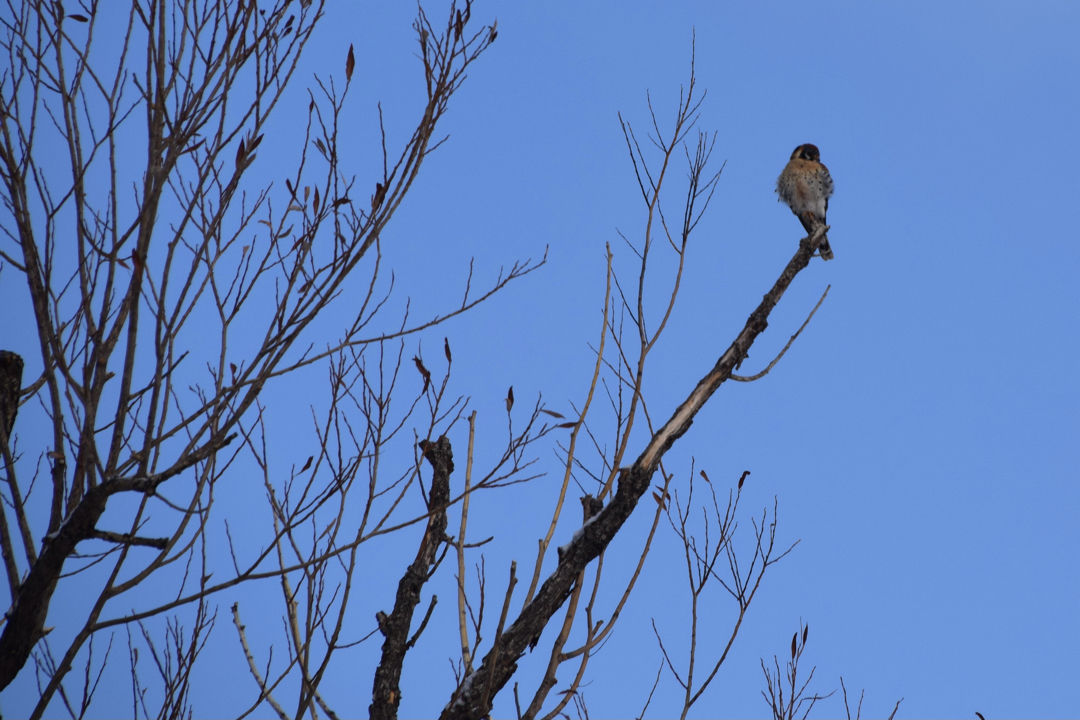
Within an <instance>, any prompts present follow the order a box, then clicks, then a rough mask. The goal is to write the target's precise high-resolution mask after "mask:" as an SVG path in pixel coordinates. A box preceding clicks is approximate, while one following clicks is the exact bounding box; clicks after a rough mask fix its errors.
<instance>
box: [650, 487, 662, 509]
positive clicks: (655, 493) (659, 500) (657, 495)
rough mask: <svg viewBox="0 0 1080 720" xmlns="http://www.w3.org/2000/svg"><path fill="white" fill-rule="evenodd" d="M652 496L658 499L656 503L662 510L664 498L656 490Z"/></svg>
mask: <svg viewBox="0 0 1080 720" xmlns="http://www.w3.org/2000/svg"><path fill="white" fill-rule="evenodd" d="M652 497H653V500H655V501H656V504H657V505H659V506H660V509H661V510H662V509H663V508H664V500H663V499H662V498H661V497H660V493H658V492H655V491H654V492H653V494H652Z"/></svg>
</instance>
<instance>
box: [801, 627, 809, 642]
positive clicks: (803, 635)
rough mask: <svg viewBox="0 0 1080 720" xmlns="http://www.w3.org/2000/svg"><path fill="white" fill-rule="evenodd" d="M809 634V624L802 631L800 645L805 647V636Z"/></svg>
mask: <svg viewBox="0 0 1080 720" xmlns="http://www.w3.org/2000/svg"><path fill="white" fill-rule="evenodd" d="M808 634H810V624H809V623H807V625H806V627H804V628H803V629H802V644H803V645H806V636H807V635H808Z"/></svg>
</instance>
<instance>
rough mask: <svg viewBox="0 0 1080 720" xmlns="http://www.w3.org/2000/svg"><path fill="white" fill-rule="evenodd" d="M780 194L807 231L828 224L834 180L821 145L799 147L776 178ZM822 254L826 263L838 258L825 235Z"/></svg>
mask: <svg viewBox="0 0 1080 720" xmlns="http://www.w3.org/2000/svg"><path fill="white" fill-rule="evenodd" d="M776 192H778V193H779V194H780V199H781V200H783V201H784V202H785V203H787V206H788V207H789V208H791V212H793V213H795V217H797V218H799V222H801V223H802V226H803V227H804V228H805V229H806V232H808V233H810V234H813V232H814V230H815V229H816V226H817V225H819V224H820V225H824V224H825V212H826V211H827V210H828V209H829V196H830V195H832V194H833V181H832V176H831V175H829V168H827V167H825V166H824V165H822V164H821V152H820V151H819V150H818V149H817V145H811V144H810V143H806V144H804V145H800V146H799V147H797V148H795V151H794V152H793V153H791V159H790V160H789V161H788V164H787V165H786V166H785V167H784V171H783V172H782V173H780V177H778V178H777V179H776ZM818 251H819V252H820V254H821V259H822V260H832V259H833V258H834V257H835V255H833V251H832V248H831V247H829V238H828V237H827V236H824V235H823V236H822V238H821V243H820V244H819V245H818Z"/></svg>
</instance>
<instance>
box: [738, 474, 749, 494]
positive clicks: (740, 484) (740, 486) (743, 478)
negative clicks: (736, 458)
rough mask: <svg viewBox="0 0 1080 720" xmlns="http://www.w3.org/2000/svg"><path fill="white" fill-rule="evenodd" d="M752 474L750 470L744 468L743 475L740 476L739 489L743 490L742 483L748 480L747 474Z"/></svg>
mask: <svg viewBox="0 0 1080 720" xmlns="http://www.w3.org/2000/svg"><path fill="white" fill-rule="evenodd" d="M749 474H750V471H749V470H743V474H742V477H741V478H739V489H740V490H742V484H743V482H744V481H745V480H746V476H747V475H749Z"/></svg>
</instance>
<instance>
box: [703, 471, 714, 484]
mask: <svg viewBox="0 0 1080 720" xmlns="http://www.w3.org/2000/svg"><path fill="white" fill-rule="evenodd" d="M701 477H702V478H704V479H705V482H707V483H709V484H710V485H712V480H710V479H709V476H708V475H706V474H705V471H704V470H702V471H701Z"/></svg>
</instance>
